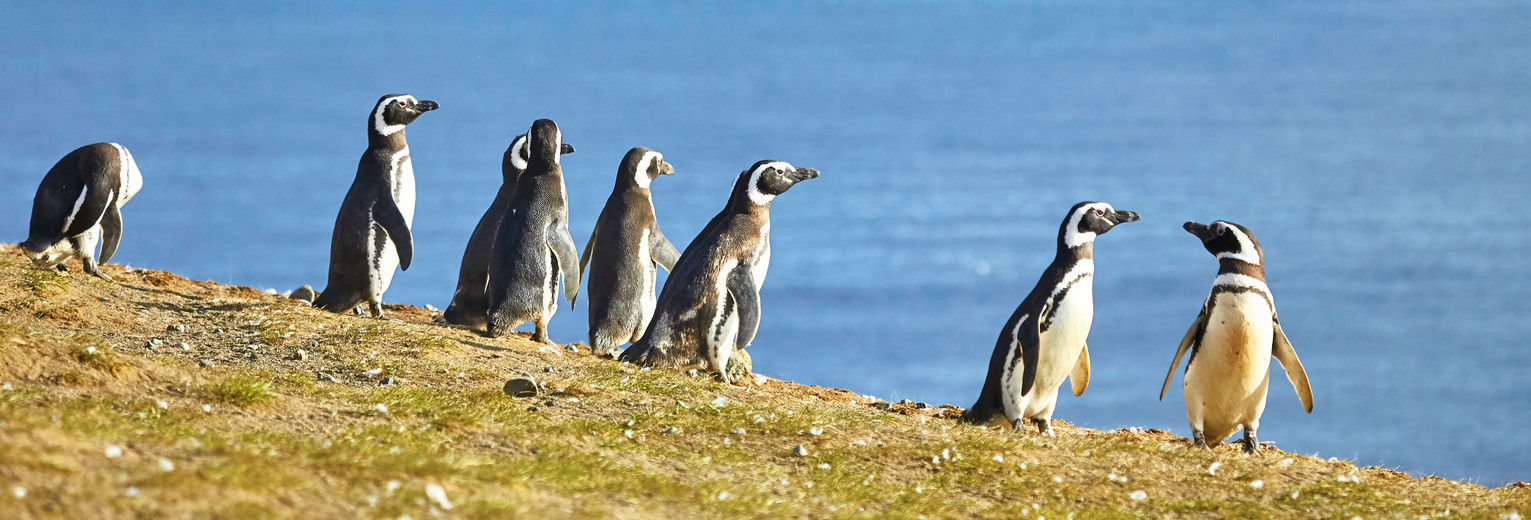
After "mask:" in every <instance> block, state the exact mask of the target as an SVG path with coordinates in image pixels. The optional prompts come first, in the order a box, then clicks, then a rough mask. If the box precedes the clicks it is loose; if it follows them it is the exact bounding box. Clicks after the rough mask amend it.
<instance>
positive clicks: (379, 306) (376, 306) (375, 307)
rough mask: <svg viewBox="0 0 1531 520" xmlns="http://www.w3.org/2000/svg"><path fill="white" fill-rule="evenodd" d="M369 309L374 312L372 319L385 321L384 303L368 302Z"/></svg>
mask: <svg viewBox="0 0 1531 520" xmlns="http://www.w3.org/2000/svg"><path fill="white" fill-rule="evenodd" d="M367 308H368V309H369V310H371V311H372V317H374V318H377V319H380V320H381V319H383V302H367Z"/></svg>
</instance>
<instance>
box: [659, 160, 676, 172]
mask: <svg viewBox="0 0 1531 520" xmlns="http://www.w3.org/2000/svg"><path fill="white" fill-rule="evenodd" d="M659 174H660V175H675V166H672V165H671V164H670V163H667V162H664V161H660V162H659Z"/></svg>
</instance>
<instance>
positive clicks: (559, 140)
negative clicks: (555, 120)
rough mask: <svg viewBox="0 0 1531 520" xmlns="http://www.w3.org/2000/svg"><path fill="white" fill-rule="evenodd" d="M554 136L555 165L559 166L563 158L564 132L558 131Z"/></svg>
mask: <svg viewBox="0 0 1531 520" xmlns="http://www.w3.org/2000/svg"><path fill="white" fill-rule="evenodd" d="M554 136H555V139H554V140H553V164H558V161H559V160H560V159H562V158H563V130H557V131H556V132H554Z"/></svg>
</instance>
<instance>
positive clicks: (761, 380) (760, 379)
mask: <svg viewBox="0 0 1531 520" xmlns="http://www.w3.org/2000/svg"><path fill="white" fill-rule="evenodd" d="M765 384H766V376H763V375H760V374H755V385H756V386H762V385H765Z"/></svg>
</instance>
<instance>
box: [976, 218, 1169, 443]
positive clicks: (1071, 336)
mask: <svg viewBox="0 0 1531 520" xmlns="http://www.w3.org/2000/svg"><path fill="white" fill-rule="evenodd" d="M1138 218H1139V217H1138V214H1137V213H1136V212H1132V211H1127V210H1119V209H1115V208H1112V207H1111V205H1110V204H1106V203H1104V202H1081V203H1078V204H1075V205H1074V207H1073V208H1072V209H1070V210H1069V213H1068V216H1066V217H1064V219H1063V224H1062V225H1061V226H1059V228H1058V253H1057V255H1056V256H1055V257H1053V262H1052V264H1050V265H1048V266H1047V269H1046V270H1044V271H1042V278H1041V279H1040V280H1038V281H1037V285H1036V286H1035V287H1032V289H1031V293H1030V294H1028V295H1027V296H1026V299H1025V300H1022V301H1021V305H1020V307H1017V308H1016V309H1015V313H1013V314H1011V315H1010V319H1009V320H1008V321H1006V322H1005V327H1004V328H1003V329H1000V332H999V339H998V340H997V341H996V342H995V344H994V354H993V355H992V356H991V357H990V358H989V375H988V378H987V379H985V380H984V383H983V390H982V391H981V392H980V393H979V394H978V401H977V402H975V403H973V406H972V407H970V408H968V409H967V411H966V412H965V413H963V415H962V418H963V420H964V421H967V422H970V423H975V424H983V423H987V422H989V421H991V420H993V419H994V418H995V417H997V416H999V415H1000V414H1001V413H1003V414H1004V416H1005V420H1006V421H1007V422H1008V423H1009V424H1010V425H1011V426H1012V427H1014V428H1015V430H1016V431H1024V426H1025V424H1024V421H1025V420H1030V421H1031V422H1032V423H1033V424H1035V425H1036V426H1037V429H1038V430H1039V431H1040V432H1041V434H1042V435H1044V436H1047V437H1052V436H1053V435H1054V434H1053V426H1052V417H1053V408H1054V407H1056V406H1057V404H1058V387H1060V386H1062V385H1063V379H1064V378H1065V377H1067V378H1068V379H1069V383H1070V387H1071V388H1070V389H1071V390H1073V392H1074V395H1075V396H1078V395H1080V394H1083V393H1084V390H1085V387H1087V386H1089V384H1090V352H1089V348H1088V347H1087V346H1086V345H1085V337H1086V336H1088V335H1089V333H1090V322H1091V321H1092V320H1093V319H1094V316H1095V304H1094V300H1093V296H1092V295H1091V292H1092V288H1093V286H1094V276H1095V259H1094V251H1095V238H1096V237H1098V236H1100V235H1102V234H1104V233H1106V232H1107V231H1110V230H1111V228H1113V227H1116V226H1117V225H1118V224H1122V223H1126V222H1135V221H1137V220H1138Z"/></svg>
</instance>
